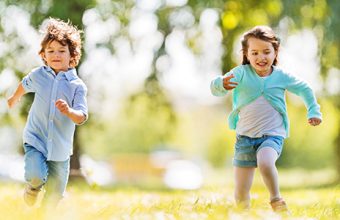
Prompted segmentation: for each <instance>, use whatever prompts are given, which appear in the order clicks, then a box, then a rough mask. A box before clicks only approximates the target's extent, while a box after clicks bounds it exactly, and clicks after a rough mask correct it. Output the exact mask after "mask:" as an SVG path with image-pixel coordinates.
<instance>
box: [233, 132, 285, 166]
mask: <svg viewBox="0 0 340 220" xmlns="http://www.w3.org/2000/svg"><path fill="white" fill-rule="evenodd" d="M283 141H284V138H283V137H281V136H270V135H264V136H263V137H259V138H251V137H247V136H243V135H237V136H236V143H235V154H234V159H233V165H234V166H236V167H257V159H256V154H257V152H258V151H259V150H260V149H261V148H263V147H271V148H273V149H274V150H275V151H276V152H277V154H278V156H280V155H281V152H282V146H283Z"/></svg>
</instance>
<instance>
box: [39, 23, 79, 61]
mask: <svg viewBox="0 0 340 220" xmlns="http://www.w3.org/2000/svg"><path fill="white" fill-rule="evenodd" d="M80 32H81V31H79V30H78V29H77V27H75V26H73V25H72V24H71V23H70V22H69V21H68V22H64V21H62V20H60V19H55V18H50V19H49V21H48V24H47V27H46V31H45V36H44V38H43V40H42V41H41V49H40V51H39V55H40V56H42V55H43V53H44V50H45V48H46V47H47V46H48V44H50V43H51V42H52V41H54V40H56V41H58V42H59V43H60V44H62V45H63V46H66V45H67V46H68V49H69V51H70V57H71V59H70V64H69V65H70V67H76V66H77V65H78V63H79V60H80V57H81V37H80ZM43 61H44V63H45V64H46V62H45V60H44V59H43Z"/></svg>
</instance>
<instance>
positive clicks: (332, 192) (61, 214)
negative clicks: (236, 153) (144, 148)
mask: <svg viewBox="0 0 340 220" xmlns="http://www.w3.org/2000/svg"><path fill="white" fill-rule="evenodd" d="M332 175H334V173H333V172H330V171H318V172H313V173H306V172H304V171H299V170H295V171H282V172H280V182H281V186H282V187H281V188H282V191H281V193H282V194H283V196H284V197H285V199H286V202H287V203H288V205H289V207H290V210H291V212H292V215H291V216H281V215H277V214H275V213H273V212H272V211H271V210H270V207H269V204H268V193H267V191H266V189H265V188H264V186H263V184H262V182H261V179H260V177H259V176H256V177H255V181H254V186H253V188H252V191H251V194H252V208H251V210H249V211H247V212H242V211H240V210H238V209H237V208H236V207H234V205H233V196H232V195H233V184H232V181H231V178H229V177H230V176H231V172H230V171H227V172H226V171H223V173H215V175H214V176H213V175H212V176H209V178H208V180H209V181H207V184H206V186H205V187H203V188H202V189H199V190H194V191H180V190H168V189H164V188H158V189H152V188H146V187H141V186H139V187H137V186H120V187H112V188H99V187H88V186H84V185H79V184H75V183H74V184H70V186H69V187H68V195H67V197H66V198H65V199H64V200H63V201H62V203H60V204H59V206H58V207H46V208H44V209H42V208H29V207H27V206H26V205H25V204H24V202H23V200H22V192H23V185H22V184H18V183H2V184H0V203H1V206H0V213H1V214H0V216H1V217H0V218H1V219H11V220H12V219H32V220H33V219H35V220H36V219H72V220H76V219H85V220H86V219H124V220H125V219H138V220H143V219H160V220H162V219H184V220H190V219H195V220H196V219H209V220H210V219H232V220H243V219H294V220H296V219H324V220H326V219H327V220H331V219H334V220H335V219H340V186H339V185H331V184H329V183H330V181H331V179H332ZM225 177H227V178H225ZM308 177H312V178H308ZM307 180H308V182H307ZM327 180H328V181H327Z"/></svg>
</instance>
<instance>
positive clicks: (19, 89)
mask: <svg viewBox="0 0 340 220" xmlns="http://www.w3.org/2000/svg"><path fill="white" fill-rule="evenodd" d="M25 93H26V92H25V89H24V87H23V86H22V84H21V83H20V84H19V85H18V87H17V89H16V90H15V92H14V94H13V95H12V96H11V97H9V98H8V99H7V104H8V107H9V108H13V106H14V105H15V104H16V103H17V102H19V101H20V98H21V97H22V96H23V95H25Z"/></svg>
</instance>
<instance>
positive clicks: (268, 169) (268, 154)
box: [257, 147, 281, 201]
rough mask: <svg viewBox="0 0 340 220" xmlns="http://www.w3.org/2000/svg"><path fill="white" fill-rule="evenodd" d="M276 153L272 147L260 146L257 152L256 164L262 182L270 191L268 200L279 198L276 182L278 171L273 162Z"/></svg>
mask: <svg viewBox="0 0 340 220" xmlns="http://www.w3.org/2000/svg"><path fill="white" fill-rule="evenodd" d="M277 158H278V153H277V152H276V150H274V149H273V148H272V147H262V148H261V149H260V150H259V151H258V152H257V165H258V168H259V170H260V173H261V176H262V179H263V182H264V183H265V185H266V186H267V188H268V190H269V193H270V201H274V200H276V199H279V198H281V196H280V190H279V182H278V172H277V169H276V166H275V162H276V160H277Z"/></svg>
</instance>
